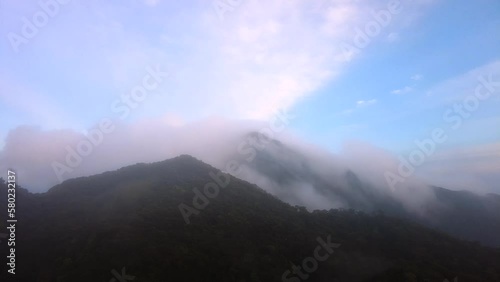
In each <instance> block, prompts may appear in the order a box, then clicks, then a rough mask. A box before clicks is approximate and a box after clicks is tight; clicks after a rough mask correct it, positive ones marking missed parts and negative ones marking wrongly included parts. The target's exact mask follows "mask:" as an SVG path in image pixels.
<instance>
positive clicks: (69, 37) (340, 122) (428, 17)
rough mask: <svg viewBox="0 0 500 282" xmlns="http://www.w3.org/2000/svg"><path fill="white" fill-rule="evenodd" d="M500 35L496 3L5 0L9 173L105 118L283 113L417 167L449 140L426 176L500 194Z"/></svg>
mask: <svg viewBox="0 0 500 282" xmlns="http://www.w3.org/2000/svg"><path fill="white" fill-rule="evenodd" d="M499 30H500V2H499V1H496V0H477V1H465V0H459V1H445V0H413V1H386V0H380V1H379V0H376V1H358V0H331V1H328V0H317V1H316V0H315V1H309V0H308V1H305V0H275V1H258V0H203V1H188V2H185V1H184V2H181V1H163V0H122V1H116V0H115V1H96V0H89V1H77V0H59V1H57V0H40V1H8V0H0V35H1V36H2V40H0V121H1V122H0V150H1V151H0V164H1V165H0V167H9V166H13V167H16V165H17V164H19V166H21V165H20V164H26V163H33V164H35V163H36V164H39V165H40V166H45V167H50V163H51V162H50V161H47V160H49V159H50V158H49V159H47V158H42V157H41V154H42V153H40V152H41V151H43V152H53V151H54V152H55V151H57V152H59V151H61V150H64V148H65V146H66V145H67V144H69V143H71V142H74V140H75V138H77V137H75V136H78V135H86V134H87V135H88V134H89V133H90V132H91V131H92V129H94V128H99V125H100V124H102V123H103V122H104V123H106V121H112V122H114V123H115V124H120V125H123V126H125V127H126V126H128V127H129V128H138V127H142V128H149V127H151V128H152V127H153V125H158V124H161V125H162V126H167V127H169V128H183V127H189V126H191V125H192V124H199V123H201V124H203V121H206V120H213V119H228V120H237V121H255V122H261V123H266V122H268V121H269V120H272V119H273V118H275V117H276V115H277V113H278V112H280V111H285V112H287V113H288V114H289V115H291V116H293V119H292V120H291V122H290V123H289V124H287V130H289V131H291V132H293V134H294V135H295V136H297V137H298V138H301V139H303V140H306V141H307V142H309V143H312V144H315V145H317V146H320V147H322V148H325V149H326V150H328V151H329V152H332V153H338V152H342V151H343V150H345V147H346V146H347V145H346V144H349V143H350V142H365V143H367V144H370V146H374V147H377V148H380V149H382V150H384V151H387V152H388V153H390V154H392V155H394V157H395V158H397V157H402V158H409V157H410V156H411V155H412V153H413V152H415V151H416V150H419V149H420V147H419V146H418V145H417V143H419V142H423V140H429V138H431V140H432V138H433V132H434V131H435V130H441V131H442V134H441V135H445V137H446V138H442V139H446V140H445V141H443V142H435V141H434V143H435V144H434V145H435V146H434V147H433V150H432V153H431V154H429V156H427V157H426V160H425V163H424V164H423V165H422V166H421V168H420V170H419V173H424V172H425V173H426V174H427V175H433V178H432V179H433V181H434V182H435V183H436V184H441V183H445V182H446V181H444V180H443V179H447V180H450V179H453V180H454V183H456V185H459V184H462V186H460V187H472V186H481V187H482V188H481V189H478V190H480V191H482V192H498V193H500V188H499V187H497V186H495V187H494V186H492V185H489V184H488V185H487V184H485V183H486V182H487V183H491V179H496V178H495V175H497V174H498V171H500V111H499V109H500V85H499V83H500V51H499V50H500V48H499V47H500V33H499V32H498V31H499ZM129 133H130V134H132V133H133V131H130V132H129ZM51 134H52V135H54V134H56V135H57V134H59V136H60V138H55V139H52V138H49V137H47V136H50V135H51ZM110 134H113V133H110ZM137 134H139V133H137ZM205 134H207V135H210V134H217V132H205ZM139 135H140V134H139ZM120 136H122V135H120ZM123 136H125V137H123V138H127V135H126V134H125V135H123ZM129 136H130V135H129ZM23 138H24V139H23ZM44 138H46V139H44ZM47 138H48V139H47ZM135 138H140V136H135ZM153 138H154V137H153ZM42 140H45V141H43V142H42ZM28 141H29V142H28ZM38 141H40V142H38ZM23 142H27V143H26V144H25V145H24V146H21V145H19V144H24V143H23ZM44 142H47V143H46V147H43V148H38V149H37V150H40V151H37V150H34V151H30V149H29V148H28V147H29V146H34V145H33V144H34V143H40V144H41V143H44ZM196 142H198V143H201V144H203V142H204V140H203V137H200V138H197V140H196ZM44 144H45V143H44ZM23 152H33V154H29V155H23ZM55 155H57V154H55ZM55 155H54V156H52V159H56V160H58V158H57V157H56V156H55ZM138 158H139V157H138ZM42 159H43V161H42ZM59 159H60V158H59ZM2 165H3V166H2ZM25 167H26V168H25V169H26V170H29V169H32V168H28V167H29V166H28V165H25ZM20 169H21V168H20ZM44 171H45V170H44ZM47 171H48V170H47ZM462 173H464V174H468V175H469V176H470V177H468V178H467V179H462V178H461V177H456V175H457V174H458V175H462ZM37 177H39V178H40V177H41V178H43V177H44V176H43V173H41V174H37ZM487 180H488V181H487ZM446 183H447V184H448V185H450V186H452V185H454V184H453V183H452V184H450V183H449V182H446ZM464 183H465V185H464ZM471 189H472V188H471Z"/></svg>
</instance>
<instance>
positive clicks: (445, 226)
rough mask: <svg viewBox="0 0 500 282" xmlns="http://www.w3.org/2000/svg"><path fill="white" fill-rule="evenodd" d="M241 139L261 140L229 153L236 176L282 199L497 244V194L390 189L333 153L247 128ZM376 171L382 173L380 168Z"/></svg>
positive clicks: (499, 212) (499, 242)
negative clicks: (415, 224) (375, 215)
mask: <svg viewBox="0 0 500 282" xmlns="http://www.w3.org/2000/svg"><path fill="white" fill-rule="evenodd" d="M245 139H246V140H250V141H249V142H248V143H250V144H259V143H260V144H262V145H260V146H258V145H256V146H254V147H253V148H254V150H253V151H252V153H253V154H252V155H250V154H246V155H245V154H243V153H245V152H250V151H249V150H246V151H245V150H242V151H240V153H239V154H234V155H233V156H232V158H233V159H239V160H240V163H242V164H243V165H242V166H241V167H242V169H241V170H242V171H243V172H242V173H241V174H240V175H239V177H241V178H242V179H244V180H247V181H249V182H252V183H256V184H258V185H259V186H260V187H262V188H263V189H265V190H266V191H269V192H271V193H272V194H274V195H276V196H277V197H278V198H279V199H281V200H283V201H285V202H287V203H290V204H292V205H301V206H305V207H307V208H308V209H309V210H314V209H330V208H345V209H355V210H359V211H364V212H368V213H372V212H378V211H380V212H383V213H385V214H387V215H390V216H396V217H399V218H403V219H409V220H412V221H415V222H418V223H420V224H424V225H426V226H428V227H432V228H436V229H439V230H441V231H444V232H447V233H449V234H450V235H453V236H457V237H459V238H462V239H466V240H471V241H478V242H480V243H482V244H485V245H488V246H492V247H500V236H499V234H500V195H496V194H487V195H477V194H474V193H472V192H468V191H453V190H448V189H445V188H441V187H434V186H429V185H425V184H424V185H410V184H409V185H407V186H406V187H401V188H400V190H399V191H397V193H395V192H394V191H392V190H391V189H389V187H388V186H387V184H386V183H385V181H382V182H378V183H375V182H374V181H373V180H371V179H369V177H366V176H365V175H364V174H363V172H362V171H361V169H360V168H359V167H349V166H340V165H338V162H337V163H336V162H335V161H334V160H333V156H326V157H324V158H323V159H320V158H318V157H317V156H313V154H311V153H309V152H306V151H305V150H303V149H301V148H297V147H293V146H291V145H289V144H285V143H283V142H280V141H278V140H274V139H271V140H266V141H265V142H264V141H262V137H261V136H259V134H258V133H256V132H251V133H248V134H247V135H246V136H245ZM247 157H248V161H246V158H247ZM325 159H326V161H325ZM319 162H321V163H319ZM318 163H319V164H318ZM356 170H360V172H358V171H356ZM378 174H379V175H380V176H381V177H382V176H383V171H381V172H378ZM372 178H373V177H372Z"/></svg>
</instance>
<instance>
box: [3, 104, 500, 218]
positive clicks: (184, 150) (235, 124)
mask: <svg viewBox="0 0 500 282" xmlns="http://www.w3.org/2000/svg"><path fill="white" fill-rule="evenodd" d="M285 117H286V114H285ZM290 120H292V119H282V120H279V119H276V121H275V122H274V123H275V125H276V126H278V127H276V126H273V125H274V124H273V123H272V122H273V121H271V122H269V123H265V122H249V121H230V120H227V119H222V118H211V119H205V120H202V121H199V122H193V123H189V124H185V125H177V126H173V125H172V124H171V123H168V122H166V121H164V120H148V121H145V122H141V123H133V124H131V125H125V124H119V123H116V124H115V125H116V128H115V129H114V131H113V132H112V133H110V134H103V136H102V142H101V143H98V144H97V145H95V146H92V147H91V152H90V154H89V155H88V156H80V155H79V154H78V151H77V149H76V148H77V146H78V144H81V142H82V140H88V138H96V137H92V136H91V134H90V135H87V137H86V136H85V135H84V134H83V133H78V132H74V131H71V130H59V131H44V130H42V129H40V128H36V127H27V126H24V127H19V128H17V129H15V130H12V131H11V132H10V133H9V135H8V137H7V139H6V142H5V146H4V149H3V150H2V151H1V153H0V169H6V168H9V167H12V168H16V169H17V170H18V173H19V175H20V177H19V180H18V181H19V182H20V183H21V184H22V185H24V186H25V187H27V188H28V189H30V190H31V191H32V192H44V191H46V190H47V189H48V188H50V187H51V186H53V185H55V184H57V183H59V180H58V174H59V176H61V180H64V179H69V178H74V177H78V176H86V175H91V174H96V173H101V172H104V171H107V170H114V169H117V168H120V167H122V166H126V165H130V164H134V163H140V162H154V161H161V160H164V159H167V158H171V157H175V156H177V155H180V154H190V155H193V156H195V157H197V158H199V159H201V160H203V161H205V162H207V163H209V164H211V165H213V166H215V167H217V168H219V169H221V170H224V171H227V172H230V173H232V174H233V175H235V176H237V177H240V178H242V179H245V180H247V181H249V182H252V183H255V184H258V185H259V186H261V187H262V188H264V189H266V190H267V191H268V192H270V193H272V194H274V195H277V196H279V197H281V198H283V199H284V200H286V201H288V202H290V203H292V204H298V205H303V206H306V207H308V208H311V209H317V208H324V209H328V208H348V207H349V206H352V205H353V203H354V202H356V203H357V204H359V205H362V202H365V204H364V205H365V206H366V205H368V206H369V203H368V202H370V201H371V200H373V199H370V197H369V196H367V195H366V194H365V195H362V194H360V193H361V192H359V191H356V192H354V191H350V192H349V191H345V192H346V193H347V192H349V194H350V195H351V197H355V198H357V199H356V201H355V200H354V199H352V202H351V203H346V202H345V199H342V198H341V197H333V196H332V195H330V196H328V195H326V194H325V193H327V192H324V193H323V194H322V193H320V192H319V191H321V187H325V186H328V185H334V186H337V188H338V189H339V191H340V190H349V189H351V188H349V187H350V185H349V183H348V181H358V180H357V179H356V180H352V179H351V180H349V179H348V178H346V174H347V173H349V172H353V173H354V174H355V175H356V177H359V179H360V181H362V182H364V183H367V184H369V185H368V186H367V187H365V188H364V189H366V190H367V191H365V192H367V193H374V194H376V195H384V197H386V196H387V197H389V198H393V199H396V200H397V201H399V202H401V203H402V204H403V205H404V206H405V207H406V208H407V209H409V210H418V209H419V208H420V207H421V206H422V205H423V203H425V202H427V201H430V200H432V199H434V194H433V192H432V191H430V190H429V188H428V185H432V184H435V183H434V182H433V180H434V178H433V175H432V174H431V173H427V174H426V173H425V172H426V164H424V165H422V166H420V167H416V168H415V174H414V175H411V176H410V177H408V178H404V182H399V183H397V185H396V186H395V189H392V188H391V187H390V186H389V185H388V182H387V179H386V175H385V174H386V172H388V171H391V172H394V173H395V174H397V173H398V166H399V165H400V160H398V158H397V157H398V156H395V155H392V154H391V153H389V152H387V151H384V150H383V149H380V148H377V147H375V146H371V145H370V144H366V143H363V142H357V141H351V142H347V143H346V144H345V145H344V147H343V149H342V150H341V151H340V152H338V153H331V152H329V151H327V150H326V149H322V148H321V147H320V146H316V145H314V144H310V143H308V142H306V141H305V140H303V139H301V138H298V137H296V136H294V135H293V134H292V133H290V132H289V131H287V130H286V126H287V123H289V122H290ZM271 127H273V128H274V127H276V128H278V129H276V128H274V129H275V130H271V129H270V128H271ZM258 132H262V134H261V133H258ZM269 137H270V138H269ZM496 149H497V148H495V147H491V148H489V150H490V151H494V150H496ZM68 152H74V153H72V154H69V153H68ZM438 152H439V151H438ZM483 153H484V152H483ZM486 153H488V152H486ZM77 155H78V156H77ZM75 156H76V157H75ZM79 156H80V157H81V161H78V158H80V157H79ZM431 157H432V156H431ZM458 157H459V154H457V155H455V158H458ZM67 158H69V159H67ZM67 160H70V163H67ZM453 161H454V159H450V160H449V162H453ZM71 162H72V163H71ZM441 162H442V163H443V162H444V163H446V162H447V160H446V159H441ZM55 163H59V164H60V165H62V166H59V167H58V166H56V165H55ZM234 164H237V167H238V169H237V170H236V169H234ZM498 164H499V162H498V160H496V161H495V162H490V163H486V162H485V163H484V169H485V171H486V172H488V171H490V172H491V173H489V175H488V177H489V178H490V179H489V181H484V182H483V183H481V185H478V186H467V187H460V186H454V185H453V184H454V179H453V178H451V179H450V181H449V184H450V185H444V187H445V188H448V189H452V190H461V189H464V188H467V190H470V191H475V192H480V193H484V192H485V191H487V192H492V191H497V190H495V189H498V187H497V186H496V185H494V183H498V182H496V181H499V180H500V176H499V175H498V173H496V171H494V170H493V171H491V168H494V166H497V165H498ZM71 165H73V166H74V167H72V166H71ZM455 165H457V164H455ZM462 165H463V166H464V167H467V163H463V164H462ZM443 166H444V165H443ZM55 167H58V168H59V169H57V168H56V169H54V168H55ZM61 167H64V169H61ZM280 173H289V175H279V174H280ZM476 176H477V170H476V171H472V172H471V173H470V174H469V175H467V174H466V173H462V174H461V176H460V177H461V178H463V179H468V180H470V181H468V182H465V183H473V181H472V180H473V178H474V177H476ZM318 179H320V180H318ZM436 182H438V181H436ZM437 184H443V183H442V182H439V183H437ZM444 184H446V183H444ZM351 186H352V185H351ZM365 206H363V207H365ZM368 206H366V207H368Z"/></svg>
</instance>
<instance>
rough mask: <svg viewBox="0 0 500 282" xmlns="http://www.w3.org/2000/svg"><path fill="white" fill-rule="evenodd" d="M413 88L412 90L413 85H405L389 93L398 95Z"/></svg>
mask: <svg viewBox="0 0 500 282" xmlns="http://www.w3.org/2000/svg"><path fill="white" fill-rule="evenodd" d="M413 90H414V89H413V87H411V86H405V87H403V88H401V89H396V90H392V91H391V93H392V94H397V95H399V94H406V93H409V92H412V91H413Z"/></svg>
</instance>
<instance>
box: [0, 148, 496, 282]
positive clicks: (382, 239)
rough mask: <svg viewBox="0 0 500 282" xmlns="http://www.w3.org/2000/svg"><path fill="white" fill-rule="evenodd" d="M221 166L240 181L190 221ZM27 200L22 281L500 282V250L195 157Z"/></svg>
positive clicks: (21, 215)
mask: <svg viewBox="0 0 500 282" xmlns="http://www.w3.org/2000/svg"><path fill="white" fill-rule="evenodd" d="M213 175H218V176H219V177H221V178H227V183H228V184H227V185H225V187H221V189H220V191H219V193H218V194H217V195H216V196H214V197H213V198H208V197H207V202H205V203H202V204H203V205H204V207H203V208H201V209H196V213H193V214H191V215H190V216H189V224H187V223H186V221H185V217H183V214H182V213H181V211H180V208H179V207H180V205H181V204H184V205H185V206H189V207H192V208H193V199H194V198H195V195H196V193H195V192H193V191H194V190H193V189H194V188H195V187H197V188H199V190H201V191H203V187H204V186H206V184H207V183H210V182H213V181H214V180H213V177H212V176H213ZM0 182H1V183H0V185H1V186H2V187H1V191H2V198H1V200H2V201H1V207H0V209H1V210H0V212H1V215H2V218H3V219H4V218H6V214H5V211H6V199H5V197H4V196H5V194H6V193H5V189H6V184H5V182H4V181H3V180H1V181H0ZM16 197H17V213H18V221H19V222H18V226H17V230H16V233H17V234H16V236H17V245H16V246H17V249H16V252H17V254H16V256H17V263H16V275H15V280H12V281H29V282H36V281H39V282H56V281H106V282H107V281H122V280H123V281H137V282H167V281H241V282H243V281H247V282H250V281H252V282H257V281H261V282H268V281H295V282H298V281H304V280H307V281H325V282H326V281H328V282H333V281H337V282H341V281H366V282H368V281H373V282H374V281H394V282H396V281H397V282H417V281H418V282H420V281H429V282H430V281H439V282H442V281H445V279H448V280H449V281H453V279H454V278H455V277H457V281H460V282H464V281H500V250H499V249H495V248H489V247H484V246H482V245H480V244H479V243H474V242H468V241H463V240H459V239H456V238H454V237H451V236H449V235H446V234H444V233H442V232H439V231H435V230H432V229H429V228H427V227H424V226H422V225H419V224H418V223H415V222H411V221H408V220H403V219H397V218H393V217H390V216H387V215H385V214H384V213H382V212H374V213H371V214H367V213H363V212H360V211H356V210H333V209H332V210H329V211H327V210H316V211H312V212H310V211H308V210H306V209H305V208H304V207H299V206H291V205H289V204H286V203H284V202H282V201H280V200H278V199H277V198H276V197H274V196H272V195H270V194H269V193H267V192H265V191H264V190H262V189H260V188H259V187H257V186H255V185H253V184H250V183H248V182H245V181H242V180H239V179H237V178H234V177H231V176H229V175H225V174H222V173H221V172H220V171H218V170H217V169H215V168H213V167H211V166H209V165H207V164H205V163H202V162H201V161H199V160H197V159H195V158H192V157H190V156H187V155H183V156H180V157H177V158H174V159H170V160H166V161H163V162H159V163H153V164H136V165H133V166H129V167H125V168H122V169H119V170H117V171H113V172H106V173H103V174H100V175H95V176H91V177H83V178H77V179H72V180H68V181H65V182H63V183H62V184H59V185H57V186H55V187H53V188H52V189H50V190H49V191H48V192H46V193H43V194H31V193H29V192H28V191H27V190H24V189H22V188H20V187H19V188H18V189H17V195H16ZM202 202H203V201H202ZM4 222H5V220H2V222H1V224H5V223H4ZM2 228H3V226H2ZM470 228H474V226H470ZM0 248H1V249H0V253H1V254H2V266H3V268H5V265H6V262H5V256H4V255H3V254H6V253H7V246H6V244H4V242H2V243H1V244H0ZM319 257H321V259H318V258H319ZM9 276H10V275H8V274H7V273H6V271H5V270H2V274H1V276H0V277H1V281H10V280H7V279H11V278H12V277H9ZM120 279H121V280H120Z"/></svg>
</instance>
